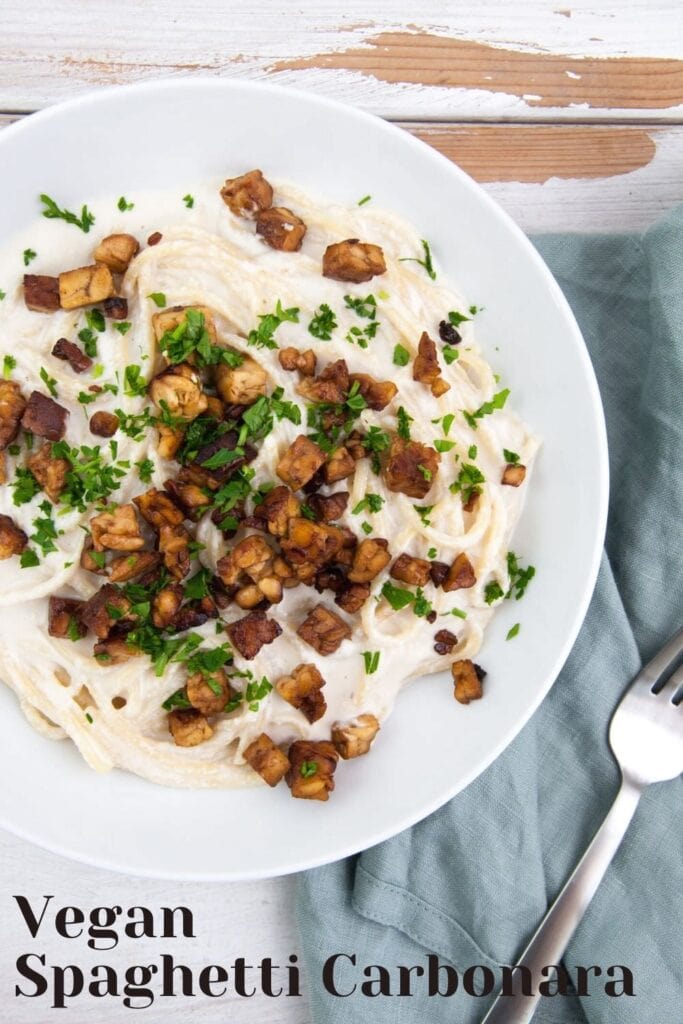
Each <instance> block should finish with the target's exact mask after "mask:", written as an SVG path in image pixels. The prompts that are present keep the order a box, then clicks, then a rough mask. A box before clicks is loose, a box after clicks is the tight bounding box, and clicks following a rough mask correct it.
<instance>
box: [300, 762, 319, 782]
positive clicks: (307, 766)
mask: <svg viewBox="0 0 683 1024" xmlns="http://www.w3.org/2000/svg"><path fill="white" fill-rule="evenodd" d="M317 771H318V765H317V763H316V762H315V761H302V762H301V765H300V767H299V775H301V777H302V778H304V779H310V778H312V777H313V776H314V775H315V774H316V773H317Z"/></svg>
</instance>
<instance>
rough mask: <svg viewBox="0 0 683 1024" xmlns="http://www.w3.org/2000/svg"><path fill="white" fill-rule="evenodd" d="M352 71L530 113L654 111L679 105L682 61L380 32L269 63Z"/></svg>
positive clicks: (281, 67) (682, 99)
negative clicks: (498, 100) (519, 104)
mask: <svg viewBox="0 0 683 1024" xmlns="http://www.w3.org/2000/svg"><path fill="white" fill-rule="evenodd" d="M304 68H318V69H320V70H324V69H332V70H336V71H355V72H359V73H360V74H362V75H367V76H370V77H372V78H376V79H378V80H380V81H382V82H388V83H389V84H393V85H398V84H402V83H407V84H412V85H427V86H429V85H434V86H440V87H446V88H449V89H478V90H483V91H485V92H492V93H505V94H507V95H512V96H517V97H519V98H520V99H523V100H525V101H526V102H527V103H528V104H529V106H531V107H578V106H581V105H584V104H585V105H586V106H588V107H593V108H599V109H601V110H606V109H611V110H623V111H629V110H652V109H666V108H672V107H680V106H682V105H683V60H672V59H665V58H652V57H649V58H645V57H607V56H605V57H598V58H596V57H569V56H566V55H565V54H554V53H525V52H521V51H519V50H513V49H507V48H506V49H504V48H502V47H498V46H490V45H487V44H486V43H480V42H477V41H474V40H469V39H452V38H447V37H445V36H441V35H433V34H430V33H428V32H382V33H380V34H379V35H376V36H371V37H370V38H368V39H366V40H365V42H364V44H363V46H362V47H358V48H351V49H348V50H343V51H340V52H335V53H328V54H325V53H321V54H318V55H316V56H314V57H305V58H295V59H294V60H288V61H279V62H278V63H276V64H273V65H272V67H271V68H270V69H269V70H270V71H293V70H302V69H304Z"/></svg>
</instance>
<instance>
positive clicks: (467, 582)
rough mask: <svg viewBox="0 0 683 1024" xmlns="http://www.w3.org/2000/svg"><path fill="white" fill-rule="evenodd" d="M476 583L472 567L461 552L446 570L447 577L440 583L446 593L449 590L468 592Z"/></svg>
mask: <svg viewBox="0 0 683 1024" xmlns="http://www.w3.org/2000/svg"><path fill="white" fill-rule="evenodd" d="M476 582H477V576H476V573H475V571H474V566H473V565H472V563H471V562H470V560H469V558H468V557H467V555H466V554H465V553H464V552H463V553H461V554H459V555H458V556H457V557H456V558H455V560H454V562H453V565H452V566H451V567H450V569H449V570H448V576H447V577H446V579H445V580H444V582H443V583H442V587H443V589H444V590H445V591H447V592H448V591H451V590H469V588H470V587H473V586H474V584H475V583H476Z"/></svg>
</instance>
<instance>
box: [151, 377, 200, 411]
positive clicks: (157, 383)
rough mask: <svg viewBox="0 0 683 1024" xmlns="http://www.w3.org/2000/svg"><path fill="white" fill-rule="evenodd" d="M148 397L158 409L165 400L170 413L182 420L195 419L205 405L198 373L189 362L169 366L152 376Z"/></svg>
mask: <svg viewBox="0 0 683 1024" xmlns="http://www.w3.org/2000/svg"><path fill="white" fill-rule="evenodd" d="M149 397H150V398H151V399H152V401H153V402H154V404H155V405H156V406H158V407H159V408H160V409H161V408H164V406H163V405H162V403H163V402H165V403H166V406H167V407H168V412H169V413H171V415H173V416H180V417H182V419H184V420H194V419H196V418H197V416H201V414H202V413H203V412H205V411H206V407H207V400H206V395H205V394H204V391H203V389H202V382H201V379H200V377H199V374H198V373H197V371H196V370H195V369H193V367H191V366H190V365H189V363H178V364H177V366H170V367H169V368H168V369H167V370H164V371H163V373H160V374H158V376H156V377H154V378H153V380H152V381H151V382H150V385H149Z"/></svg>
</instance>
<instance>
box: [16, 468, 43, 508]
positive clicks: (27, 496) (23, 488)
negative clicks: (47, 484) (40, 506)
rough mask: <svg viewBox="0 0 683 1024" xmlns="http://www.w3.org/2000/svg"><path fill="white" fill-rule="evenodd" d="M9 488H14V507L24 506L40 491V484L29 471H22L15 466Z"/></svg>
mask: <svg viewBox="0 0 683 1024" xmlns="http://www.w3.org/2000/svg"><path fill="white" fill-rule="evenodd" d="M10 487H13V488H14V497H13V501H14V504H15V505H26V504H27V502H29V501H31V499H32V498H34V497H35V496H36V494H39V493H40V490H41V487H40V484H39V483H38V481H37V480H36V478H35V477H34V475H33V473H32V472H31V471H30V469H24V468H23V467H22V466H17V469H16V472H15V474H14V480H13V481H12V483H11V484H10Z"/></svg>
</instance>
